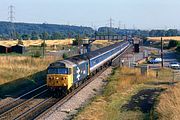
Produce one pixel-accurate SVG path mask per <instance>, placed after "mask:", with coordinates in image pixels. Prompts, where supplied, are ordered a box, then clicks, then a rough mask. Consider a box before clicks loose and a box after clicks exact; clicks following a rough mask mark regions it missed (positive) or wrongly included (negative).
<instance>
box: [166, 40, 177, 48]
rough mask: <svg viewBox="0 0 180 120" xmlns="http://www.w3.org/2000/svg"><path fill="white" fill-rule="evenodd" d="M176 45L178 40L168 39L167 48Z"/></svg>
mask: <svg viewBox="0 0 180 120" xmlns="http://www.w3.org/2000/svg"><path fill="white" fill-rule="evenodd" d="M177 45H178V41H176V40H171V41H169V44H168V48H173V47H177Z"/></svg>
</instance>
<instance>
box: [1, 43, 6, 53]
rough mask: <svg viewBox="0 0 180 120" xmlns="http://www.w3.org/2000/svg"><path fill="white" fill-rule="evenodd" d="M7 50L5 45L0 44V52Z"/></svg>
mask: <svg viewBox="0 0 180 120" xmlns="http://www.w3.org/2000/svg"><path fill="white" fill-rule="evenodd" d="M7 52H8V48H7V47H6V46H2V45H0V53H7Z"/></svg>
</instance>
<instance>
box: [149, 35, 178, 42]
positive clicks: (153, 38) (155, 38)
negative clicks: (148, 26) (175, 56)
mask: <svg viewBox="0 0 180 120" xmlns="http://www.w3.org/2000/svg"><path fill="white" fill-rule="evenodd" d="M148 40H151V41H160V40H161V37H148ZM163 40H164V41H169V40H177V41H180V36H175V37H163Z"/></svg>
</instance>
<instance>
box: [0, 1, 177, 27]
mask: <svg viewBox="0 0 180 120" xmlns="http://www.w3.org/2000/svg"><path fill="white" fill-rule="evenodd" d="M11 4H12V5H14V6H15V10H14V11H15V18H16V19H15V21H16V22H28V23H44V22H46V23H54V24H70V25H83V26H90V27H92V25H93V24H94V26H96V27H98V26H107V25H108V19H110V17H111V18H112V19H113V26H114V27H118V26H119V21H121V22H120V23H121V25H120V26H121V28H123V27H124V24H126V28H133V25H134V27H135V28H140V29H165V28H166V29H167V28H178V29H179V28H180V15H179V12H180V0H0V21H7V20H8V6H10V5H11Z"/></svg>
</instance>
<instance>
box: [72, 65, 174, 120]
mask: <svg viewBox="0 0 180 120" xmlns="http://www.w3.org/2000/svg"><path fill="white" fill-rule="evenodd" d="M171 74H172V72H171V71H169V70H168V69H163V70H160V71H159V75H158V77H156V72H155V71H150V72H149V75H148V76H143V75H141V73H140V70H139V69H130V68H117V69H115V70H114V71H113V74H112V75H111V76H110V77H109V78H108V84H107V85H106V86H105V88H104V90H103V92H102V94H101V95H99V96H97V97H96V98H95V99H93V101H92V102H90V103H89V104H88V105H87V106H86V107H84V108H83V109H82V110H81V111H80V112H79V113H78V115H77V116H76V117H74V119H77V120H83V119H87V118H88V119H98V120H110V119H111V120H116V119H118V120H129V119H137V120H141V119H158V117H159V112H158V111H157V106H158V105H159V104H161V103H159V101H161V100H162V97H163V96H161V95H162V94H164V93H165V92H166V90H167V89H168V88H169V87H171V86H172V84H171V81H170V80H171V79H172V78H171V77H172V76H171ZM160 96H161V97H160Z"/></svg>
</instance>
